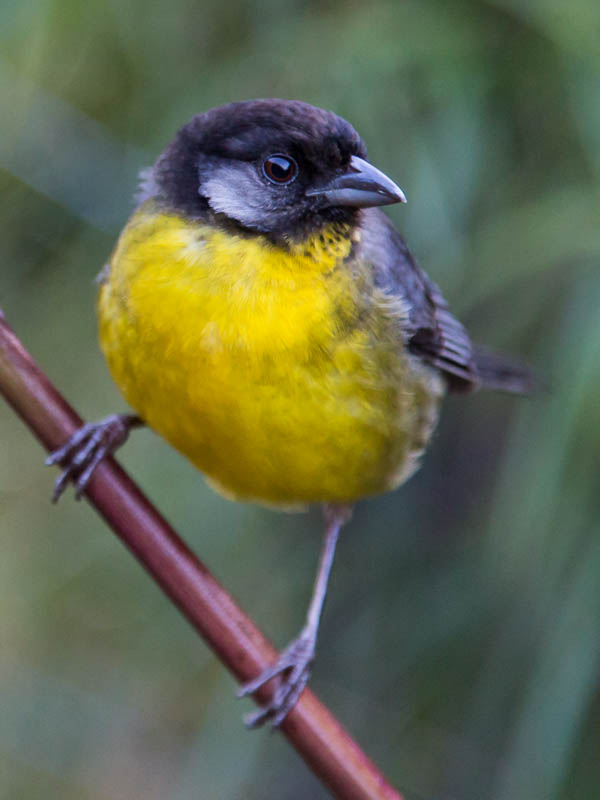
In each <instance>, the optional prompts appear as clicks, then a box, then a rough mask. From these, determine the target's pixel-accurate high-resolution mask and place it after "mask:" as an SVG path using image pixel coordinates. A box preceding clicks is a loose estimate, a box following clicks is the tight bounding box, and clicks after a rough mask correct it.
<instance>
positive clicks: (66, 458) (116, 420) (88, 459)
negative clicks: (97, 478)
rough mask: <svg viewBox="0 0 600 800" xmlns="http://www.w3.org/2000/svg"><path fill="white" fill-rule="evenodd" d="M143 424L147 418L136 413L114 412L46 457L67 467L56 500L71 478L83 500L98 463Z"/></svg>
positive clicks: (57, 485) (56, 488)
mask: <svg viewBox="0 0 600 800" xmlns="http://www.w3.org/2000/svg"><path fill="white" fill-rule="evenodd" d="M140 425H144V422H143V420H142V419H140V417H138V416H137V415H135V414H111V415H110V416H109V417H105V419H101V420H100V421H99V422H88V423H87V424H86V425H82V426H81V428H79V430H77V431H75V433H74V434H73V435H72V436H71V437H70V438H69V439H68V440H67V441H66V442H65V444H64V445H63V446H62V447H59V449H58V450H55V451H54V452H53V453H50V455H49V456H48V458H47V459H46V465H47V466H51V465H52V464H60V466H61V467H63V471H62V472H61V474H60V475H59V477H58V478H57V480H56V483H55V484H54V491H53V493H52V502H53V503H56V501H57V500H58V499H59V497H60V496H61V494H62V493H63V492H64V490H65V489H66V488H67V484H68V483H69V481H73V482H74V483H75V497H76V499H77V500H79V499H80V497H81V495H82V493H83V492H84V491H85V487H86V486H87V485H88V483H89V480H90V478H91V477H92V475H93V473H94V470H95V469H96V467H97V466H98V464H99V463H100V462H101V461H102V460H103V459H104V458H106V457H107V456H110V455H112V454H113V453H114V452H115V450H117V448H119V447H121V445H122V444H124V442H125V441H126V440H127V437H128V436H129V431H130V430H131V428H137V427H139V426H140Z"/></svg>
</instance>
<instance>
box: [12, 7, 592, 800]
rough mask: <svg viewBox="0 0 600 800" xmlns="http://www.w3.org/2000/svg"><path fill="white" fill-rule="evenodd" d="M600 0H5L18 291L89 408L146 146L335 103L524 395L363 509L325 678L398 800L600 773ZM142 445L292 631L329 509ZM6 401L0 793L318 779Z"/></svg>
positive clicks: (242, 592)
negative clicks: (238, 119) (191, 125)
mask: <svg viewBox="0 0 600 800" xmlns="http://www.w3.org/2000/svg"><path fill="white" fill-rule="evenodd" d="M599 66H600V6H599V5H598V2H597V0H577V1H576V2H571V3H565V2H562V1H561V0H528V1H527V2H523V0H497V2H475V0H472V1H469V0H464V2H451V3H448V2H444V1H443V0H439V2H433V1H432V0H425V1H424V2H418V1H417V0H408V1H406V2H383V1H382V0H380V1H379V2H358V1H357V2H335V0H330V2H300V0H285V1H284V2H281V1H280V2H275V1H274V0H271V2H264V3H256V4H245V3H241V2H238V1H237V0H229V2H222V1H221V2H216V1H215V2H204V3H200V2H192V0H159V1H158V2H151V3H148V2H140V0H133V1H132V2H124V0H97V1H96V2H93V3H83V2H76V0H31V2H16V0H4V1H3V2H2V3H1V4H0V114H1V120H2V122H1V134H0V305H1V306H2V307H3V309H4V311H5V313H6V316H7V318H8V320H9V321H10V323H11V324H12V325H13V327H14V328H15V329H16V330H17V332H18V333H19V335H20V336H21V337H22V338H23V340H24V342H25V344H26V345H27V346H28V347H29V348H30V350H31V351H32V352H33V354H34V355H35V357H36V358H37V359H38V360H39V362H40V363H41V365H42V366H43V368H44V369H45V370H46V371H47V372H48V374H49V375H50V376H51V378H52V379H53V380H54V381H56V383H57V384H58V386H59V387H60V388H61V389H62V390H63V391H64V392H65V394H66V396H67V397H68V398H69V399H70V400H71V401H72V402H73V403H74V404H75V405H76V407H77V408H78V409H79V410H80V412H81V413H82V414H83V415H84V416H85V417H86V418H88V419H95V418H99V417H101V416H104V415H105V414H107V413H109V412H114V411H120V410H124V403H123V401H122V400H121V398H120V397H119V395H118V392H117V390H116V389H115V388H114V386H113V385H112V382H111V380H110V378H109V375H108V372H107V370H106V367H105V365H104V363H103V360H102V357H101V355H100V354H99V352H98V349H97V345H96V339H95V314H94V300H95V287H94V283H93V279H94V276H95V274H96V273H97V272H98V271H99V269H100V268H101V266H102V264H103V263H104V261H105V260H106V258H107V257H108V255H109V253H110V250H111V247H112V245H113V243H114V241H115V237H116V235H117V233H118V231H119V229H120V227H121V226H122V225H123V223H124V222H125V220H126V218H127V215H128V213H129V211H130V209H131V208H132V201H131V197H132V194H133V192H134V189H135V184H136V174H137V171H138V170H139V169H140V168H141V167H143V166H145V165H147V164H149V163H151V162H152V160H153V159H154V158H155V157H156V155H157V154H158V153H159V152H160V150H161V149H162V147H163V146H164V145H165V143H166V142H167V141H168V140H169V139H170V138H171V136H172V135H173V133H174V131H175V130H176V129H177V127H178V126H179V125H181V124H182V123H184V122H185V121H187V120H188V119H189V118H190V117H191V116H192V114H194V113H196V112H199V111H202V110H205V109H207V108H209V107H211V106H213V105H219V104H221V103H224V102H227V101H230V100H238V99H245V98H250V97H261V96H262V97H265V96H282V97H293V98H300V99H302V100H306V101H309V102H312V103H315V104H317V105H322V106H325V107H327V108H331V109H334V110H335V111H337V112H338V113H339V114H341V115H342V116H344V117H346V118H347V119H349V120H350V121H351V122H352V123H353V124H354V125H355V126H356V128H357V129H358V130H359V131H360V132H361V134H362V135H363V137H364V138H365V140H366V141H367V144H368V145H369V148H370V157H371V159H372V160H373V162H374V163H375V164H377V165H378V166H379V167H380V168H381V169H383V170H384V171H386V172H387V173H388V174H389V175H390V176H391V177H392V178H393V179H394V180H396V181H397V182H398V183H399V185H400V186H402V188H403V189H404V190H405V192H406V194H407V196H408V200H409V204H408V206H406V207H395V208H392V209H391V210H390V215H391V216H392V217H393V219H394V221H395V222H396V223H397V225H398V226H399V227H400V229H401V230H402V232H403V233H404V235H405V236H406V237H407V239H408V241H409V243H410V245H411V247H412V249H413V251H414V252H415V253H416V255H417V256H418V258H419V259H420V261H421V263H422V265H423V266H424V267H425V268H426V269H427V270H428V272H429V273H430V275H431V276H432V277H433V278H434V279H435V280H437V281H438V282H439V283H440V284H441V286H442V288H443V290H444V293H445V294H446V296H447V298H448V300H449V301H450V303H451V305H452V308H453V310H454V311H455V312H456V313H457V314H458V315H459V316H460V317H461V319H462V320H463V321H464V322H465V323H467V325H468V326H469V329H470V331H471V332H472V335H473V338H474V339H476V340H477V341H480V342H482V343H485V344H487V345H491V346H494V347H496V348H499V349H502V350H506V351H510V352H513V353H515V354H518V355H519V356H520V357H521V358H523V359H525V360H527V361H529V362H531V363H532V364H533V365H535V367H536V369H537V370H538V371H539V373H540V374H542V375H543V376H544V378H545V379H546V381H547V382H548V384H549V385H550V387H551V388H550V391H548V392H546V393H543V394H540V395H539V396H536V397H534V398H532V399H525V400H522V399H518V398H511V397H506V396H499V395H492V394H489V395H486V394H479V395H474V396H469V397H452V398H450V399H449V400H448V401H447V403H446V406H445V409H444V414H443V418H442V421H441V424H440V426H439V429H438V433H437V435H436V437H435V439H434V441H433V443H432V445H431V447H430V451H429V453H428V455H427V457H426V459H425V463H424V466H423V469H422V470H421V471H420V472H419V473H418V475H417V476H416V477H415V478H413V479H412V480H411V481H410V483H409V484H408V485H406V486H405V487H403V488H402V489H400V490H399V491H397V492H395V493H394V494H391V495H388V496H386V497H382V498H380V499H377V500H373V501H370V502H365V503H363V504H361V506H360V507H359V508H358V510H357V512H356V514H355V518H354V521H353V522H352V524H351V526H349V527H348V529H347V531H346V532H345V534H344V536H343V538H342V540H341V544H340V548H339V553H338V559H337V563H336V564H335V568H334V574H333V579H332V584H331V593H330V596H329V600H328V604H327V607H326V610H325V616H324V621H323V627H322V632H321V640H320V648H319V655H318V661H317V663H316V665H315V669H314V675H313V679H312V687H313V688H314V689H315V690H316V691H317V692H318V694H319V695H320V696H321V697H322V698H323V699H324V700H325V701H326V702H327V703H328V704H329V705H330V706H331V708H332V709H333V711H334V712H335V713H336V714H337V715H338V716H339V717H340V719H341V720H342V721H343V722H344V723H345V724H347V725H348V727H349V728H350V730H351V731H352V732H353V733H354V735H355V736H356V737H357V738H358V740H359V741H360V742H361V743H362V744H363V745H364V747H365V748H366V750H367V751H368V753H369V754H370V755H371V756H372V757H373V758H374V759H375V760H376V762H377V763H378V764H379V765H380V766H381V767H382V769H383V770H384V771H385V772H386V773H387V774H388V775H389V776H390V778H391V779H392V780H393V781H394V782H395V783H396V784H398V786H399V787H401V788H402V790H403V791H405V792H406V794H407V796H408V797H409V798H426V800H432V799H433V798H437V799H438V800H482V799H483V798H485V799H486V800H487V798H491V799H492V800H554V798H560V799H561V800H567V798H569V799H572V800H575V799H577V800H581V799H582V798H586V800H587V798H590V799H591V798H595V797H598V796H600V758H599V753H600V694H599V692H598V686H599V675H600V538H599V535H598V528H599V519H600V499H599V498H600V493H599V481H598V456H597V454H598V451H599V449H600V448H599V445H600V441H599V440H600V427H599V411H600V402H599V399H598V398H599V395H600V357H599V345H600V314H599V313H598V309H599V308H600V272H599V269H598V267H599V264H600V213H599V208H600V204H599V199H600V192H599V189H600V186H599V175H600V71H599ZM121 458H122V461H123V463H124V464H125V465H126V466H127V468H128V469H130V470H131V473H132V474H133V475H134V477H135V478H136V480H138V481H139V483H140V484H141V486H142V487H143V489H144V490H146V491H147V492H148V493H149V495H150V497H151V498H153V500H154V501H155V502H156V504H157V505H158V507H159V508H160V509H161V510H163V511H164V512H165V513H166V515H167V517H168V518H169V519H170V520H171V521H172V522H173V524H174V525H175V527H176V528H177V529H178V530H179V531H180V532H181V533H182V534H183V535H184V536H185V537H186V539H187V540H188V541H189V542H190V543H191V544H192V546H193V547H194V548H195V550H196V551H197V552H198V553H199V555H200V556H201V558H202V559H204V560H205V561H206V563H207V564H208V565H209V566H210V568H211V569H213V570H214V572H215V573H216V575H217V576H218V577H219V578H220V579H221V580H222V581H223V582H224V583H225V585H226V586H227V587H228V588H229V589H230V590H231V591H232V592H233V594H234V596H235V597H237V598H238V599H239V601H240V603H241V604H242V606H243V607H244V608H245V609H246V610H247V611H248V612H249V613H251V614H252V615H253V616H254V617H255V619H256V620H257V622H258V623H259V624H260V625H261V627H263V629H264V630H265V631H266V632H267V633H268V634H269V636H271V637H272V638H273V640H274V641H275V642H276V643H277V644H278V645H280V646H283V645H284V644H285V643H286V641H287V640H288V639H289V638H291V636H292V635H293V634H295V633H296V631H297V630H298V628H299V627H300V625H301V623H302V619H303V614H304V610H305V607H306V603H307V600H308V596H309V592H310V588H311V585H312V579H313V572H314V568H315V564H316V557H317V551H318V548H319V542H320V520H319V517H318V515H317V514H316V513H311V514H309V515H297V516H290V515H284V514H278V513H274V512H271V511H267V510H264V509H261V508H257V507H253V506H249V505H237V504H233V503H229V502H228V501H226V500H224V499H222V498H220V497H218V496H216V495H215V494H213V493H212V492H211V491H210V490H209V489H208V488H207V487H206V486H205V484H204V482H203V480H202V477H201V476H200V475H199V474H198V473H197V472H196V471H195V470H194V469H193V468H192V467H191V466H190V465H189V464H187V463H186V462H185V461H184V459H183V458H181V457H180V456H179V455H178V454H177V453H175V452H173V451H172V450H171V449H170V448H169V447H168V446H167V445H166V444H165V443H164V442H162V441H160V440H158V438H157V437H155V436H154V435H153V434H152V433H150V432H148V431H143V432H136V433H135V434H134V435H133V436H132V438H131V440H130V442H129V443H128V445H127V447H126V448H125V449H124V450H123V451H122V456H121ZM42 464H43V453H42V452H41V450H40V448H39V446H38V445H37V444H36V443H35V442H34V441H33V439H32V437H31V436H30V434H29V433H28V432H27V431H26V430H25V429H24V427H23V426H22V425H21V423H20V422H18V421H17V419H16V417H14V415H13V414H12V413H11V412H10V411H9V410H8V408H7V407H6V406H4V404H2V403H0V533H1V538H0V541H1V548H2V550H1V555H0V796H1V797H2V798H10V799H11V800H12V798H26V800H30V798H31V799H33V798H44V800H47V799H48V798H67V799H70V798H77V800H80V799H82V798H83V800H109V798H110V800H125V798H127V800H129V799H130V798H138V797H143V798H145V800H155V799H156V800H159V798H160V800H163V798H170V799H171V798H173V799H174V800H191V798H202V800H213V798H214V799H215V800H225V799H227V800H228V799H229V798H233V799H237V798H247V799H248V800H263V798H280V799H281V800H299V799H300V798H307V797H311V798H324V797H326V796H327V793H326V792H325V790H324V789H323V788H322V787H321V785H320V784H319V783H318V782H317V780H316V779H315V778H314V777H313V776H312V775H311V774H310V773H309V771H308V770H307V769H306V768H305V766H304V765H303V763H302V762H301V761H300V759H299V757H298V756H297V755H296V754H295V753H294V752H293V751H292V750H291V749H290V748H289V747H288V745H287V744H286V743H285V741H284V740H283V739H282V738H281V737H280V736H270V735H269V734H268V733H267V732H266V731H259V732H255V733H248V732H246V731H245V730H244V728H243V726H242V723H241V715H242V713H243V712H244V711H247V710H249V709H250V703H249V701H243V702H242V701H236V700H235V698H234V689H235V687H234V682H233V680H232V679H231V677H230V676H229V675H228V673H226V672H225V670H224V668H223V667H222V666H221V665H220V663H219V662H217V661H216V659H215V658H214V657H213V656H212V655H211V653H210V652H209V651H208V649H207V648H206V646H205V645H204V644H203V643H202V642H201V641H200V640H199V639H198V638H197V637H196V636H195V635H194V634H193V632H192V631H191V629H190V628H189V627H188V625H187V623H185V622H184V621H183V620H182V619H181V618H180V617H179V615H178V613H177V612H176V611H175V610H174V609H173V608H172V607H171V605H170V604H169V603H168V602H167V600H166V599H165V598H164V597H163V596H162V595H161V593H160V592H159V591H158V589H157V588H156V587H155V586H154V585H153V584H152V582H151V581H150V580H149V579H148V578H147V576H146V575H145V574H144V573H143V572H142V570H141V569H140V568H139V566H138V565H137V563H136V562H135V561H134V560H133V559H132V558H131V557H130V555H129V554H128V553H127V552H126V551H125V550H124V548H123V547H122V546H121V545H120V544H119V543H118V541H117V540H116V539H115V538H114V537H113V536H112V535H111V534H110V533H108V532H107V530H106V529H105V527H104V525H103V524H102V523H101V522H100V521H99V520H98V519H97V517H96V516H95V515H94V514H93V512H92V511H91V510H90V508H89V507H88V506H87V505H86V504H85V503H81V504H76V503H74V502H73V501H72V498H71V496H69V497H66V498H65V499H64V500H63V501H62V502H61V504H60V505H59V506H58V507H51V505H50V503H49V495H50V491H51V485H52V481H53V479H54V477H55V473H54V472H53V471H50V470H48V469H44V467H43V465H42Z"/></svg>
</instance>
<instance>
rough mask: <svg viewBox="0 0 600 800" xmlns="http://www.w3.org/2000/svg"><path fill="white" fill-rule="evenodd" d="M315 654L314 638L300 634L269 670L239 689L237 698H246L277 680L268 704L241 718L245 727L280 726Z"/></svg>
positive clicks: (292, 705)
mask: <svg viewBox="0 0 600 800" xmlns="http://www.w3.org/2000/svg"><path fill="white" fill-rule="evenodd" d="M314 652H315V642H314V638H313V637H311V636H307V635H302V634H301V635H300V636H299V637H298V639H295V640H294V641H293V642H292V643H291V644H290V645H289V646H288V647H287V648H286V649H285V650H284V651H283V653H282V654H281V655H280V656H279V658H278V659H277V661H276V662H275V664H274V665H273V666H272V667H269V668H267V669H266V670H264V672H262V673H261V674H260V675H259V676H258V677H257V678H255V679H254V680H252V681H249V682H248V683H246V684H245V685H244V686H242V687H241V689H240V690H239V691H238V697H246V696H247V695H250V694H254V692H256V691H258V689H260V688H261V687H262V686H264V685H265V684H266V683H268V682H269V681H270V680H272V679H273V678H277V677H279V684H278V686H277V688H276V690H275V692H274V694H273V697H272V698H271V701H270V702H269V703H268V704H267V705H266V706H264V707H263V708H260V709H258V711H254V712H252V713H251V714H247V715H246V716H245V717H244V722H245V724H246V726H247V727H248V728H258V727H260V726H261V725H264V724H265V723H266V722H268V721H270V722H271V725H272V727H273V728H278V727H279V726H280V725H281V723H282V722H283V720H284V719H285V718H286V716H287V715H288V713H289V712H290V711H291V710H292V708H293V707H294V706H295V705H296V703H297V701H298V698H299V697H300V695H301V694H302V692H303V691H304V688H305V686H306V684H307V683H308V679H309V677H310V665H311V663H312V661H313V659H314Z"/></svg>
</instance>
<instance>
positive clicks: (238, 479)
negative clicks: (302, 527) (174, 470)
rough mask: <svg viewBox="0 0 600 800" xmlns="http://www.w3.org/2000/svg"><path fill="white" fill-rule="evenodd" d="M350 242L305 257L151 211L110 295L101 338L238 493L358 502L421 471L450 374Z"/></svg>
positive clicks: (139, 394) (176, 439) (125, 250)
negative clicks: (404, 325)
mask: <svg viewBox="0 0 600 800" xmlns="http://www.w3.org/2000/svg"><path fill="white" fill-rule="evenodd" d="M349 249H350V242H349V241H348V240H347V239H346V238H344V237H339V236H338V235H337V232H336V231H330V232H326V233H325V235H324V236H323V238H322V240H321V239H320V238H319V237H317V238H316V239H315V240H313V241H311V242H306V243H303V245H302V247H300V248H297V249H295V250H293V251H292V252H289V251H287V250H283V249H280V248H276V247H274V246H272V245H270V244H269V243H268V242H267V241H266V240H265V239H263V238H262V237H250V238H242V237H237V236H233V235H231V234H225V233H223V232H220V231H215V230H214V229H212V228H208V227H205V226H201V225H199V224H198V223H191V222H186V221H185V220H183V219H181V218H179V217H176V216H170V215H169V216H166V215H164V214H161V215H160V216H156V215H155V214H154V213H153V208H152V206H151V205H148V204H147V205H146V206H145V207H143V208H142V209H141V210H140V211H138V212H137V214H136V215H134V217H133V218H132V220H131V221H130V222H129V224H128V226H127V228H126V229H125V231H124V232H123V234H122V236H121V239H120V240H119V243H118V244H117V247H116V250H115V253H114V255H113V258H112V260H111V263H110V271H109V273H108V275H107V276H106V278H105V281H104V283H103V285H102V286H101V289H100V297H99V320H100V341H101V345H102V348H103V350H104V352H105V355H106V358H107V361H108V364H109V367H110V369H111V372H112V374H113V377H114V379H115V381H116V382H117V384H118V385H119V387H120V388H121V390H122V392H123V394H124V395H125V397H126V399H127V401H128V402H129V403H130V404H131V405H132V406H133V408H135V409H136V410H137V411H138V413H139V414H140V415H141V416H142V418H143V419H144V420H145V421H146V422H147V423H148V424H149V425H150V426H151V427H152V428H153V429H154V430H156V431H157V432H158V433H159V434H161V435H162V436H163V437H164V438H166V439H167V440H168V441H169V442H170V443H171V444H172V445H173V446H174V447H176V448H177V449H178V450H180V451H181V452H182V453H183V454H184V455H186V456H187V457H188V458H189V459H190V460H191V461H192V462H193V463H194V464H195V465H196V466H197V467H198V468H199V469H200V470H201V471H202V472H203V473H204V474H205V475H206V476H207V478H208V479H209V480H210V482H211V483H212V484H213V485H214V486H215V487H216V488H217V489H219V490H220V491H222V492H223V493H225V494H227V495H229V496H233V497H236V498H240V499H251V500H256V501H259V502H264V503H268V504H275V505H281V506H287V507H291V506H296V505H298V506H299V505H304V504H306V503H310V502H351V501H354V500H356V499H358V498H360V497H364V496H367V495H370V494H375V493H378V492H382V491H386V490H388V489H390V488H393V487H394V486H396V485H398V483H400V482H401V481H402V480H404V479H405V478H406V477H408V475H410V474H411V473H412V472H413V471H414V469H415V468H416V465H417V459H418V456H419V455H420V453H421V451H422V450H423V448H424V446H425V444H426V443H427V440H428V438H429V436H430V434H431V431H432V429H433V426H434V424H435V420H436V417H437V408H438V403H439V399H440V397H441V394H442V382H441V380H440V378H439V377H438V376H437V375H436V374H435V373H434V371H433V370H430V369H428V368H426V367H424V366H421V365H420V364H418V362H416V361H415V360H414V359H413V358H411V357H409V356H406V355H405V354H404V351H403V348H402V340H401V334H400V325H399V320H398V319H397V318H394V312H392V311H390V306H389V303H387V304H386V303H385V302H383V301H381V302H380V300H381V298H378V296H377V292H376V290H373V288H372V287H370V286H369V283H368V275H367V271H365V274H362V273H361V271H360V268H359V267H354V268H353V271H351V270H350V268H349V267H346V266H345V262H343V259H344V257H345V256H346V255H347V254H348V252H349Z"/></svg>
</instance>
